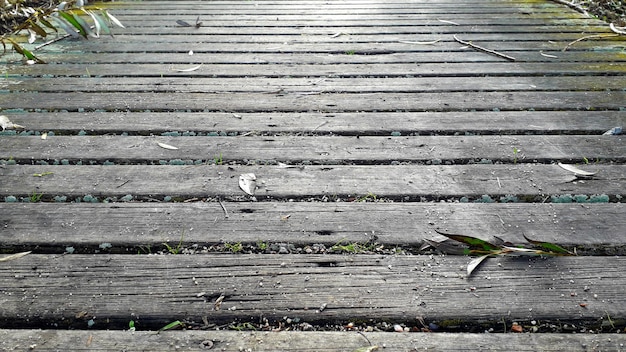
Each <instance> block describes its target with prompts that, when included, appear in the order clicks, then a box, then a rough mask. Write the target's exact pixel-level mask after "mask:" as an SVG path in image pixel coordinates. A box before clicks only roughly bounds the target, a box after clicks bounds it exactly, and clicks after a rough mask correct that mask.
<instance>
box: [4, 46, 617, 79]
mask: <svg viewBox="0 0 626 352" xmlns="http://www.w3.org/2000/svg"><path fill="white" fill-rule="evenodd" d="M420 46H421V47H423V46H422V45H419V44H410V43H407V44H406V47H407V48H410V47H420ZM438 49H439V50H438ZM431 50H433V51H424V50H421V49H420V50H416V51H414V52H408V51H404V52H397V53H387V54H377V55H347V54H346V53H345V52H343V53H337V54H314V55H311V54H310V53H306V54H304V53H280V54H277V53H269V52H267V53H254V54H250V53H229V52H224V53H220V54H219V55H216V54H215V53H206V52H197V51H194V52H193V56H189V55H187V54H188V52H183V53H181V52H180V50H179V49H177V50H175V51H174V52H170V53H167V52H162V51H159V52H154V53H151V55H149V56H148V55H138V54H137V53H120V52H112V53H104V52H99V53H85V52H75V53H74V52H72V53H67V52H58V53H52V52H46V53H45V57H46V60H47V61H50V62H55V61H56V62H63V63H64V64H69V63H81V62H88V63H91V64H110V63H119V64H127V65H133V64H155V63H156V64H163V63H179V64H189V62H201V63H203V64H204V65H209V64H232V63H233V62H236V63H237V64H257V65H258V64H274V65H276V64H283V65H296V64H298V65H301V64H324V65H329V64H422V63H430V64H432V63H435V62H437V63H446V64H448V63H455V64H457V65H458V64H462V63H465V64H467V63H468V62H472V63H474V64H475V65H481V64H482V65H488V64H489V63H501V62H502V59H501V58H498V57H496V56H492V55H485V54H484V53H482V52H477V51H468V50H467V49H463V48H458V49H452V48H449V49H446V50H441V49H440V48H432V49H431ZM542 54H544V55H552V56H554V57H546V56H543V55H542ZM597 55H598V54H597V53H595V52H588V51H574V50H572V51H569V50H568V51H566V52H563V51H561V50H554V51H549V50H543V51H541V52H539V51H538V50H529V51H527V52H524V51H517V52H516V53H515V56H516V57H517V58H518V59H520V60H523V61H525V62H528V63H531V62H532V63H534V64H536V63H538V62H560V63H564V62H593V64H592V66H594V65H596V64H597V60H598V57H597ZM602 55H603V57H604V58H606V59H607V60H608V61H611V62H620V61H624V60H626V59H624V55H623V54H621V53H620V52H617V51H616V52H605V53H603V54H602ZM7 59H8V58H7ZM27 73H29V72H28V71H23V74H27ZM596 75H597V73H596ZM575 76H576V77H578V80H579V81H582V80H581V79H580V73H576V74H575ZM588 76H589V75H588ZM9 77H10V76H9ZM20 78H22V77H20ZM43 78H45V77H38V79H43ZM84 78H87V77H84ZM402 78H404V77H397V78H396V79H402ZM451 78H457V79H462V78H464V77H451ZM480 78H484V79H489V78H492V77H480ZM511 78H514V77H511ZM533 78H535V79H537V80H540V79H542V78H543V77H541V76H539V77H537V76H533ZM559 78H560V77H559V76H556V77H551V79H559ZM603 78H609V79H610V78H612V77H606V76H605V75H604V76H603ZM55 79H59V77H56V78H55ZM585 79H591V80H593V79H594V77H593V76H591V77H586V78H585ZM502 83H503V84H505V83H506V82H502ZM581 83H584V81H583V82H581ZM607 83H609V82H607ZM119 84H123V82H122V81H120V83H119ZM609 88H611V87H610V86H609ZM581 89H582V88H581Z"/></svg>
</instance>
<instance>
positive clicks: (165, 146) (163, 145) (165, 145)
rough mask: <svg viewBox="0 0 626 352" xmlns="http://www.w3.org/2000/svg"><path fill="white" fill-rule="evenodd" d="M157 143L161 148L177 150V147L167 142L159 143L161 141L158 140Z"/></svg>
mask: <svg viewBox="0 0 626 352" xmlns="http://www.w3.org/2000/svg"><path fill="white" fill-rule="evenodd" d="M157 144H158V145H159V147H161V148H163V149H169V150H178V148H176V147H175V146H173V145H169V144H165V143H161V142H158V143H157Z"/></svg>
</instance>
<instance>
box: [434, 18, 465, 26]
mask: <svg viewBox="0 0 626 352" xmlns="http://www.w3.org/2000/svg"><path fill="white" fill-rule="evenodd" d="M437 21H439V22H441V23H447V24H452V25H455V26H460V24H458V23H456V22H453V21H446V20H440V19H437Z"/></svg>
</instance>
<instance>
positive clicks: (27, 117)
mask: <svg viewBox="0 0 626 352" xmlns="http://www.w3.org/2000/svg"><path fill="white" fill-rule="evenodd" d="M4 114H5V115H7V116H9V118H10V120H11V121H13V122H14V123H17V124H20V125H23V126H26V128H27V129H29V130H35V131H55V132H57V133H61V134H62V133H73V134H76V133H78V132H79V131H81V130H82V131H84V132H85V133H95V134H103V133H119V131H128V132H132V131H136V132H138V133H141V134H150V133H153V134H161V133H165V132H170V131H180V132H181V133H182V132H184V131H193V132H196V133H205V134H206V133H210V132H215V131H222V132H225V133H238V134H239V133H241V132H243V131H245V132H249V131H258V133H260V134H270V135H275V134H276V133H320V134H328V133H332V134H343V135H353V136H354V135H384V136H389V135H391V133H392V132H394V131H395V132H401V134H402V135H409V134H411V133H415V134H455V133H459V134H465V133H466V132H467V133H477V134H543V135H545V134H596V135H599V134H602V133H604V132H605V131H606V130H608V129H609V128H612V127H614V126H624V125H626V113H625V112H623V111H535V112H532V111H472V112H455V111H450V112H410V113H409V112H375V113H358V112H354V113H342V112H338V113H332V114H331V113H327V114H325V113H321V112H317V113H316V112H310V113H278V112H276V113H259V112H249V113H239V114H233V113H219V112H196V113H186V112H133V113H128V112H81V113H77V112H46V113H45V118H43V117H42V116H44V115H42V114H41V113H27V112H24V111H21V112H13V113H10V112H4ZM237 116H240V117H241V119H240V118H238V117H237ZM207 121H209V122H207ZM242 122H243V125H242ZM253 134H254V133H253Z"/></svg>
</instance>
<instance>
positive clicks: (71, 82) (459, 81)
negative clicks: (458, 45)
mask: <svg viewBox="0 0 626 352" xmlns="http://www.w3.org/2000/svg"><path fill="white" fill-rule="evenodd" d="M225 59H227V58H225ZM183 60H187V58H184V57H181V56H178V58H177V59H175V60H173V61H174V62H175V63H177V64H178V67H183V65H185V67H186V65H189V64H187V62H186V61H183ZM623 80H624V78H623V77H622V76H612V77H611V76H609V77H607V76H585V77H584V78H582V77H580V76H565V77H528V76H526V77H507V78H506V80H505V81H504V82H503V79H502V77H475V78H473V79H471V80H469V79H467V77H445V76H444V77H437V78H436V79H433V78H432V77H428V78H426V77H413V78H406V77H391V78H380V77H362V78H361V77H345V78H333V77H324V78H317V79H316V78H303V77H295V78H266V77H256V78H241V77H219V78H213V77H171V76H170V77H167V78H160V77H159V78H154V77H132V78H127V77H89V78H87V77H54V78H46V79H42V78H23V77H20V79H19V81H13V82H4V83H0V87H4V88H7V90H10V91H12V92H20V91H28V90H31V91H37V92H58V93H60V92H76V91H80V92H83V93H95V92H112V91H115V92H159V93H207V94H210V93H234V92H237V93H242V92H250V93H276V92H281V93H283V94H301V95H307V94H322V93H381V92H385V93H396V92H402V93H409V92H412V93H424V92H435V93H444V92H450V91H454V92H460V91H476V87H480V90H481V91H507V92H515V91H567V90H584V91H601V90H604V91H607V90H621V89H622V87H623Z"/></svg>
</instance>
